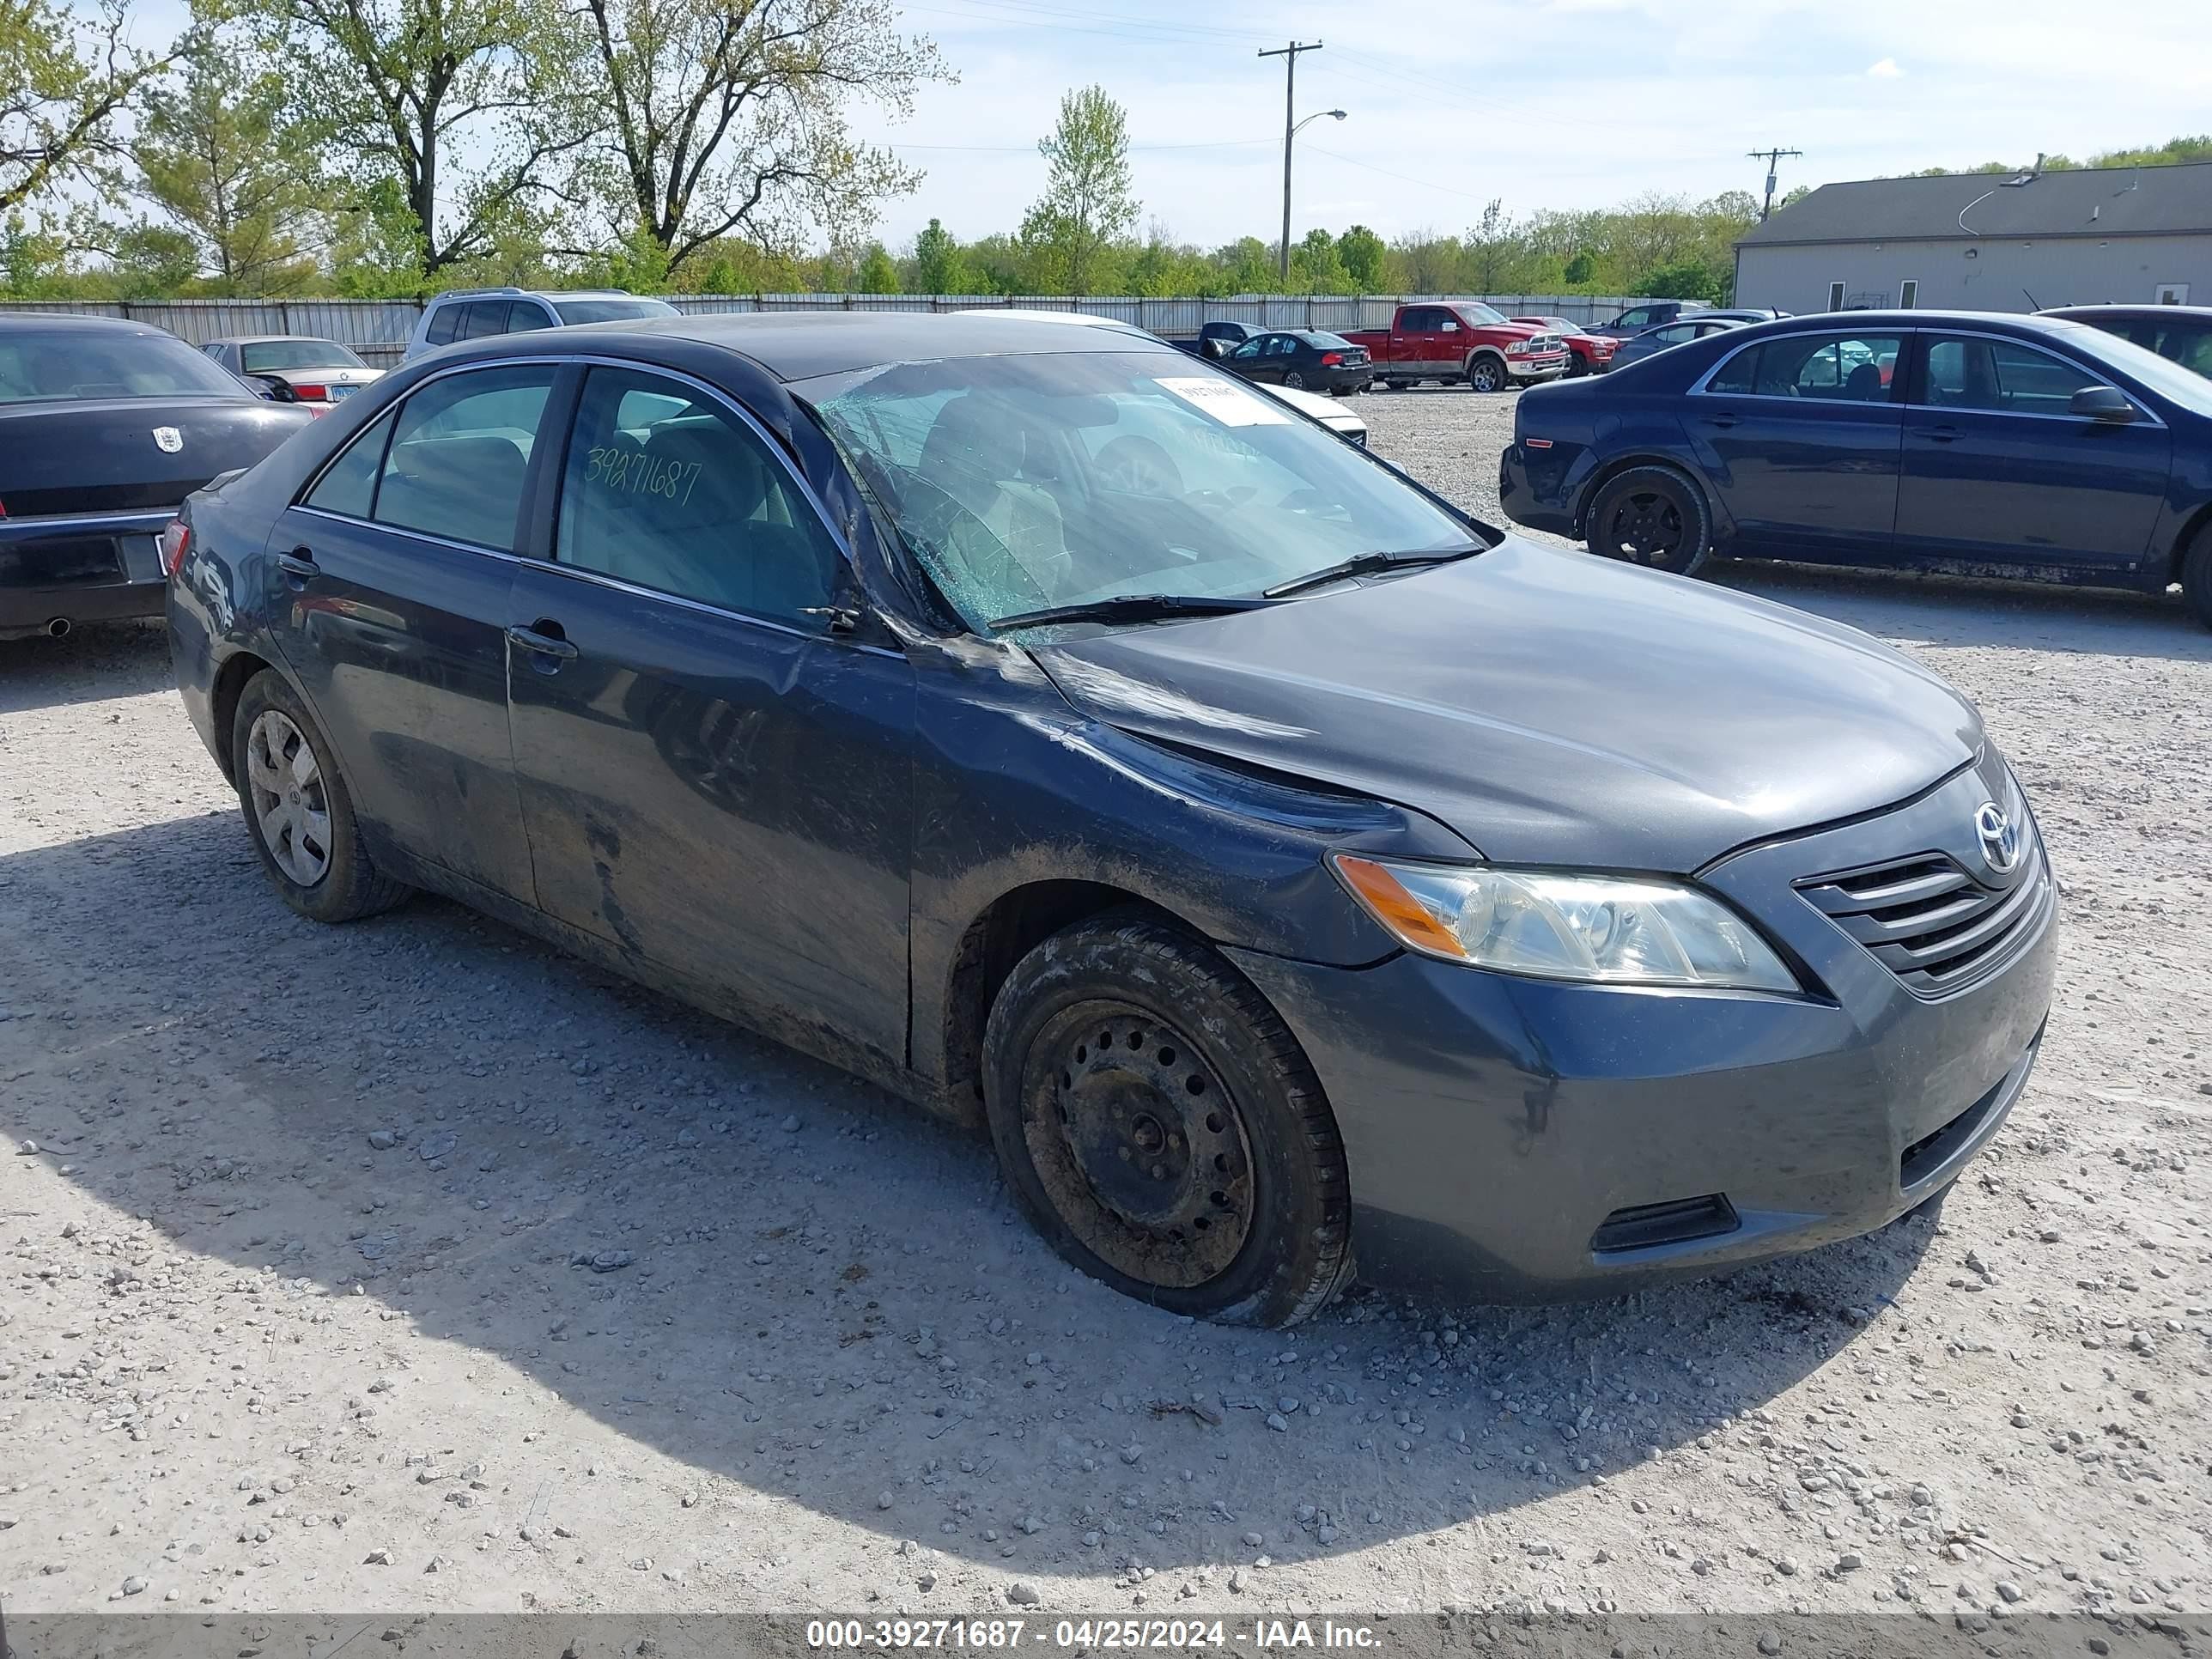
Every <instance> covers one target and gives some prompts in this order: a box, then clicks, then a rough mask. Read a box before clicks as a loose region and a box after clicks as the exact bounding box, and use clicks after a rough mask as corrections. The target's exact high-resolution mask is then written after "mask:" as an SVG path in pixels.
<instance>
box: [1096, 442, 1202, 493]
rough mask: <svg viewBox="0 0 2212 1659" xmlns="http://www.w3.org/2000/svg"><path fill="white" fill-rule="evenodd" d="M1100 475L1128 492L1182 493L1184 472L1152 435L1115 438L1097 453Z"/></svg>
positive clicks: (1107, 481) (1122, 490)
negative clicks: (1148, 436)
mask: <svg viewBox="0 0 2212 1659" xmlns="http://www.w3.org/2000/svg"><path fill="white" fill-rule="evenodd" d="M1097 467H1098V477H1099V481H1100V482H1101V483H1103V484H1104V485H1105V486H1106V487H1107V488H1108V489H1117V490H1120V491H1121V493H1122V494H1123V495H1182V472H1181V471H1178V470H1177V468H1176V464H1175V462H1174V461H1173V460H1172V459H1170V458H1169V455H1168V453H1167V451H1166V450H1164V449H1163V448H1161V447H1160V446H1159V445H1158V444H1156V443H1154V442H1153V441H1152V440H1151V439H1150V438H1139V437H1134V436H1130V437H1121V438H1116V439H1115V440H1114V441H1112V442H1111V443H1109V444H1108V445H1107V446H1106V447H1104V448H1103V449H1101V450H1100V451H1099V452H1098V458H1097Z"/></svg>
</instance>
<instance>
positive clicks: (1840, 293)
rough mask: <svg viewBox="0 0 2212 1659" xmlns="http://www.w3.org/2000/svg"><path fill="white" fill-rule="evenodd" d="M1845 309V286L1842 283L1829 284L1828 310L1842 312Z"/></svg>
mask: <svg viewBox="0 0 2212 1659" xmlns="http://www.w3.org/2000/svg"><path fill="white" fill-rule="evenodd" d="M1843 308H1844V285H1843V284H1842V283H1829V284H1828V309H1829V310H1831V311H1841V310H1842V309H1843Z"/></svg>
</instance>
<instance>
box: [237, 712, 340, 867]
mask: <svg viewBox="0 0 2212 1659" xmlns="http://www.w3.org/2000/svg"><path fill="white" fill-rule="evenodd" d="M246 783H247V785H248V786H249V787H250V788H251V789H252V794H253V817H254V822H255V823H256V824H257V825H258V826H259V829H260V831H261V842H262V845H263V846H264V847H266V848H268V849H269V856H270V858H272V859H274V860H276V867H277V868H278V869H280V870H282V871H283V872H284V873H285V874H286V875H287V876H289V877H290V878H292V879H293V880H294V881H295V882H296V883H298V884H300V885H301V886H302V887H313V885H314V884H316V883H317V882H319V881H320V880H321V879H322V878H324V877H325V875H327V874H328V873H329V872H330V867H331V804H330V798H329V795H328V793H326V792H325V789H324V787H323V773H322V768H321V767H320V766H319V764H318V763H316V760H315V751H314V750H313V748H312V747H311V746H310V745H309V744H308V742H307V737H306V735H305V734H304V733H303V732H301V730H300V728H299V727H298V726H295V724H293V722H292V720H291V717H290V716H289V715H287V714H283V713H282V712H281V711H280V710H277V709H274V708H264V709H263V710H262V711H261V713H260V714H259V715H258V717H257V718H256V719H255V720H254V722H253V728H252V731H251V732H248V733H247V734H246Z"/></svg>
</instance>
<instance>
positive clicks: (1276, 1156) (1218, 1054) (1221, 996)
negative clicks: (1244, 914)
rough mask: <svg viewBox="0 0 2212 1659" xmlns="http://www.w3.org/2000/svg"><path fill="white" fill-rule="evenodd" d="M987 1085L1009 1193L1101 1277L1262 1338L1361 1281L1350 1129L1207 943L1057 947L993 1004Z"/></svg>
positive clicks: (1098, 939) (1069, 939)
mask: <svg viewBox="0 0 2212 1659" xmlns="http://www.w3.org/2000/svg"><path fill="white" fill-rule="evenodd" d="M983 1076H984V1101H985V1110H986V1113H987V1116H988V1119H989V1121H990V1126H991V1139H992V1141H993V1144H994V1146H996V1148H997V1150H998V1154H999V1165H1000V1170H1002V1171H1003V1172H1004V1174H1005V1176H1006V1185H1007V1186H1008V1187H1009V1188H1011V1189H1012V1192H1013V1194H1014V1196H1015V1197H1016V1199H1017V1200H1019V1202H1020V1204H1021V1206H1022V1208H1023V1209H1024V1211H1025V1212H1027V1213H1028V1215H1029V1218H1030V1221H1031V1222H1032V1223H1034V1224H1035V1225H1036V1229H1037V1231H1039V1232H1040V1233H1041V1234H1042V1235H1043V1236H1044V1237H1045V1239H1046V1240H1047V1242H1048V1243H1050V1244H1051V1245H1052V1247H1053V1248H1054V1249H1055V1250H1057V1251H1059V1252H1060V1255H1062V1256H1063V1257H1065V1258H1066V1260H1067V1261H1069V1262H1071V1263H1072V1264H1073V1265H1074V1266H1076V1267H1080V1268H1081V1269H1082V1270H1083V1271H1084V1272H1085V1273H1089V1274H1090V1275H1091V1277H1092V1278H1094V1279H1099V1280H1102V1281H1103V1282H1104V1283H1105V1284H1107V1285H1111V1286H1113V1287H1114V1288H1115V1290H1118V1291H1121V1292H1122V1293H1123V1294H1124V1295H1126V1296H1130V1297H1135V1298H1137V1299H1138V1300H1139V1301H1142V1302H1149V1303H1151V1304H1153V1305H1154V1306H1156V1307H1159V1308H1164V1309H1166V1310H1169V1311H1170V1312H1172V1313H1177V1314H1183V1315H1188V1316H1193V1317H1195V1318H1200V1319H1212V1320H1218V1321H1220V1322H1224V1323H1226V1324H1235V1325H1263V1326H1281V1325H1289V1324H1292V1323H1295V1322H1297V1321H1298V1320H1301V1319H1304V1318H1305V1317H1306V1316H1309V1315H1310V1314H1312V1313H1315V1312H1316V1311H1317V1310H1320V1309H1321V1308H1322V1307H1323V1306H1324V1305H1326V1304H1328V1301H1329V1299H1330V1298H1331V1297H1334V1295H1335V1294H1336V1293H1337V1291H1339V1290H1340V1289H1341V1288H1342V1287H1343V1286H1344V1285H1345V1284H1346V1282H1347V1281H1348V1280H1349V1279H1350V1278H1351V1276H1352V1234H1351V1215H1352V1211H1351V1181H1350V1176H1349V1175H1348V1173H1347V1171H1346V1166H1345V1158H1344V1143H1343V1141H1342V1139H1341V1138H1340V1136H1339V1134H1338V1133H1337V1127H1336V1119H1335V1117H1334V1115H1333V1114H1332V1113H1331V1112H1330V1110H1329V1107H1328V1101H1327V1099H1326V1098H1325V1097H1323V1096H1322V1089H1321V1084H1320V1082H1319V1080H1318V1079H1316V1078H1315V1076H1314V1073H1313V1068H1312V1066H1310V1065H1309V1064H1308V1063H1307V1060H1306V1057H1305V1054H1304V1051H1303V1050H1301V1049H1300V1048H1299V1047H1298V1043H1297V1038H1295V1037H1294V1036H1291V1032H1290V1030H1289V1029H1288V1028H1287V1027H1286V1026H1285V1025H1284V1024H1283V1022H1282V1020H1281V1019H1280V1018H1279V1017H1278V1016H1277V1014H1276V1013H1275V1012H1274V1010H1273V1008H1271V1007H1269V1006H1267V1001H1266V1000H1265V999H1264V998H1262V997H1261V995H1260V994H1259V993H1258V992H1257V991H1255V989H1254V988H1253V987H1251V985H1250V984H1249V983H1248V982H1247V981H1245V980H1243V978H1242V977H1241V976H1239V975H1237V973H1236V972H1235V970H1233V969H1231V967H1230V966H1229V964H1228V963H1226V962H1225V961H1223V960H1222V959H1221V957H1219V956H1218V955H1217V954H1216V953H1215V952H1214V951H1212V949H1211V948H1210V947H1208V946H1207V945H1205V944H1204V943H1203V942H1202V941H1200V940H1198V939H1194V938H1192V937H1191V936H1190V935H1189V934H1188V933H1183V932H1182V931H1181V930H1180V929H1178V928H1176V927H1172V926H1170V924H1168V923H1167V922H1165V921H1162V920H1159V919H1158V918H1156V917H1154V916H1152V915H1147V914H1144V913H1141V912H1133V911H1121V912H1118V913H1115V914H1112V915H1105V916H1101V917H1098V918H1096V919H1094V920H1092V921H1085V922H1081V923H1079V924H1077V925H1076V926H1075V927H1071V928H1069V929H1067V930H1066V932H1064V933H1058V934H1055V935H1054V937H1053V938H1051V939H1047V940H1046V941H1045V942H1044V943H1043V944H1042V945H1038V946H1037V947H1036V949H1035V950H1034V951H1030V954H1029V955H1028V956H1026V957H1023V958H1022V960H1021V961H1020V962H1019V963H1017V964H1016V965H1015V968H1014V970H1013V972H1012V974H1011V975H1008V977H1007V979H1006V984H1005V985H1004V986H1003V987H1000V992H999V994H998V997H997V999H996V1000H995V1001H994V1004H993V1005H992V1008H991V1016H990V1019H989V1022H988V1024H987V1026H986V1027H985V1030H984V1036H983Z"/></svg>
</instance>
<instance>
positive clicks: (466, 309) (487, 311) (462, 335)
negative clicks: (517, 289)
mask: <svg viewBox="0 0 2212 1659" xmlns="http://www.w3.org/2000/svg"><path fill="white" fill-rule="evenodd" d="M506 332H507V301H504V300H471V301H469V303H468V304H466V305H465V306H463V307H461V326H460V331H459V333H458V334H456V335H455V336H454V338H455V339H457V340H481V339H483V337H485V336H487V335H490V334H504V333H506Z"/></svg>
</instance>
